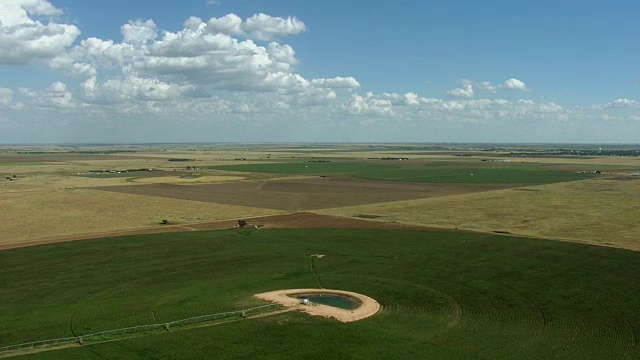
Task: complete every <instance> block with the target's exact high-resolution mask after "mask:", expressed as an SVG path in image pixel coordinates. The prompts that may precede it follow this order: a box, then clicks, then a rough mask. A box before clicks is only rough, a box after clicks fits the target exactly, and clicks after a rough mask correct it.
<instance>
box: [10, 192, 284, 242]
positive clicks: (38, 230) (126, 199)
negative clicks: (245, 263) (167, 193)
mask: <svg viewBox="0 0 640 360" xmlns="http://www.w3.org/2000/svg"><path fill="white" fill-rule="evenodd" d="M0 203H1V204H2V211H1V212H0V244H8V243H15V242H22V241H32V240H38V239H47V238H54V237H62V236H71V235H81V234H92V233H99V232H110V231H119V230H127V229H139V228H146V227H154V226H158V223H159V222H160V221H162V220H164V219H166V220H169V221H170V222H171V223H192V222H206V221H216V220H224V219H233V218H244V217H254V216H262V215H270V214H279V213H282V212H281V211H278V210H268V209H258V208H250V207H245V206H235V205H221V204H214V203H206V202H200V201H190V200H178V199H169V198H160V197H152V196H144V195H132V194H122V193H113V192H104V191H93V190H88V189H57V190H55V189H45V190H31V191H20V192H0Z"/></svg>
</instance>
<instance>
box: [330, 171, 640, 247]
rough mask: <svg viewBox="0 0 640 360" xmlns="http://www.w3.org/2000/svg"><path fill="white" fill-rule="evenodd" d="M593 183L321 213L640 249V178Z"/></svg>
mask: <svg viewBox="0 0 640 360" xmlns="http://www.w3.org/2000/svg"><path fill="white" fill-rule="evenodd" d="M626 179H628V180H605V179H600V180H587V181H578V182H567V183H560V184H549V185H539V186H528V187H522V188H515V189H505V190H494V191H487V192H481V193H474V194H462V195H452V196H447V197H440V198H429V199H418V200H407V201H400V202H390V203H385V204H370V205H364V206H357V207H342V208H334V209H326V210H319V211H318V212H319V213H324V214H331V215H341V216H357V215H360V214H369V215H373V216H376V217H377V219H378V220H381V221H396V222H400V223H410V224H422V225H427V226H434V227H443V228H459V229H467V230H478V231H490V232H491V231H500V232H508V233H512V234H520V235H527V236H542V237H551V238H561V239H570V240H574V241H587V242H592V243H596V244H602V245H613V246H622V247H626V248H630V249H635V250H640V239H639V238H638V233H639V231H640V223H639V222H638V219H640V195H639V194H640V179H635V178H633V177H629V178H626Z"/></svg>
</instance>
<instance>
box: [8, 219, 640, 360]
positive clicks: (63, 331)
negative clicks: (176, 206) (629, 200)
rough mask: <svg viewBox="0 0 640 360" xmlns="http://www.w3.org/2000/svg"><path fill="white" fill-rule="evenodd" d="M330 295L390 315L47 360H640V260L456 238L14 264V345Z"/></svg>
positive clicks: (81, 252)
mask: <svg viewBox="0 0 640 360" xmlns="http://www.w3.org/2000/svg"><path fill="white" fill-rule="evenodd" d="M315 253H319V254H325V255H326V256H325V257H323V258H321V259H316V260H315V265H316V269H317V271H318V273H319V275H320V277H321V279H322V282H323V284H324V285H325V286H326V287H328V288H335V289H344V290H350V291H356V292H360V293H363V294H366V295H369V296H371V297H373V298H375V299H377V300H378V301H379V302H381V303H382V304H383V306H384V310H383V311H382V312H381V313H380V314H378V315H376V316H374V317H371V318H368V319H365V320H362V321H358V322H355V323H349V324H343V323H339V322H337V321H334V320H330V319H324V318H317V317H310V316H307V315H304V314H298V313H287V314H282V315H276V316H273V317H267V318H261V319H254V320H240V321H237V322H232V323H227V324H222V325H215V326H211V327H207V328H199V329H190V330H184V331H172V332H169V333H163V334H158V335H148V336H145V337H140V338H133V339H128V340H123V341H117V342H111V343H102V344H95V345H91V346H84V347H82V348H73V349H66V350H57V351H51V352H45V353H40V354H33V355H29V356H25V358H33V359H61V358H64V359H100V358H119V359H209V358H212V357H215V358H220V359H238V358H239V359H253V358H263V359H282V358H311V359H330V358H345V359H366V358H376V359H402V358H407V359H551V358H554V359H556V358H559V359H637V358H638V356H640V348H638V339H639V337H640V329H639V328H640V325H638V324H640V302H639V301H638V300H637V299H638V298H640V254H639V253H636V252H632V251H625V250H619V249H611V248H602V247H594V246H587V245H580V244H572V243H562V242H552V241H543V240H534V239H526V238H510V237H503V236H492V235H485V234H482V235H481V234H470V233H453V232H417V231H381V230H324V229H316V230H305V229H295V230H291V229H288V230H286V229H272V230H266V229H263V230H251V231H243V232H238V231H221V232H193V233H182V234H158V235H146V236H131V237H122V238H113V239H102V240H88V241H82V242H74V243H61V244H56V245H46V246H37V247H30V248H23V249H14V250H9V251H3V252H0V263H1V264H2V267H0V288H2V291H1V292H0V346H3V345H10V344H13V343H19V342H24V341H30V340H39V339H46V338H51V337H64V336H71V335H72V332H71V328H73V332H74V333H76V334H83V333H88V332H93V331H99V330H107V329H111V328H117V327H126V326H134V325H141V324H148V323H152V322H155V321H154V319H153V315H154V314H155V316H156V317H157V319H158V321H160V322H162V321H170V320H175V319H179V318H183V317H189V316H194V315H202V314H207V313H214V312H220V311H228V310H233V309H238V308H242V307H246V306H251V305H255V304H258V303H260V302H259V301H258V300H255V299H253V298H252V297H251V295H252V294H254V293H258V292H263V291H268V290H277V289H286V288H303V287H314V286H315V279H314V277H313V275H312V273H311V271H310V269H309V255H310V254H315Z"/></svg>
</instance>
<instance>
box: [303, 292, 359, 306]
mask: <svg viewBox="0 0 640 360" xmlns="http://www.w3.org/2000/svg"><path fill="white" fill-rule="evenodd" d="M299 298H300V299H309V301H311V302H312V303H316V304H322V305H329V306H333V307H337V308H340V309H346V310H353V309H355V308H357V307H358V306H359V305H360V303H359V302H358V301H357V300H355V299H352V298H350V297H347V296H341V295H333V294H324V295H319V294H317V295H309V296H300V297H299Z"/></svg>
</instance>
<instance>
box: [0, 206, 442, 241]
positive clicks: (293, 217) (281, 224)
mask: <svg viewBox="0 0 640 360" xmlns="http://www.w3.org/2000/svg"><path fill="white" fill-rule="evenodd" d="M245 220H246V221H247V223H248V225H247V227H248V228H251V227H252V226H254V225H255V226H259V227H260V228H272V229H273V228H333V229H368V228H370V229H404V230H434V229H435V228H430V227H427V226H419V225H406V224H395V223H388V222H381V221H371V220H364V219H358V218H349V217H341V216H331V215H320V214H314V213H307V212H298V213H292V214H287V215H272V216H263V217H256V218H247V219H245ZM237 224H238V221H237V220H224V221H215V222H208V223H196V224H184V225H168V226H156V227H151V228H144V229H136V230H124V231H113V232H105V233H95V234H85V235H75V236H64V237H56V238H51V239H42V240H36V241H22V242H16V243H8V244H2V245H0V250H6V249H13V248H18V247H26V246H34V245H42V244H52V243H58V242H66V241H75V240H87V239H98V238H104V237H112V236H125V235H140V234H156V233H164V232H184V231H199V230H223V229H230V228H237ZM439 230H442V229H439ZM445 231H447V230H445ZM450 231H454V230H450Z"/></svg>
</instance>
